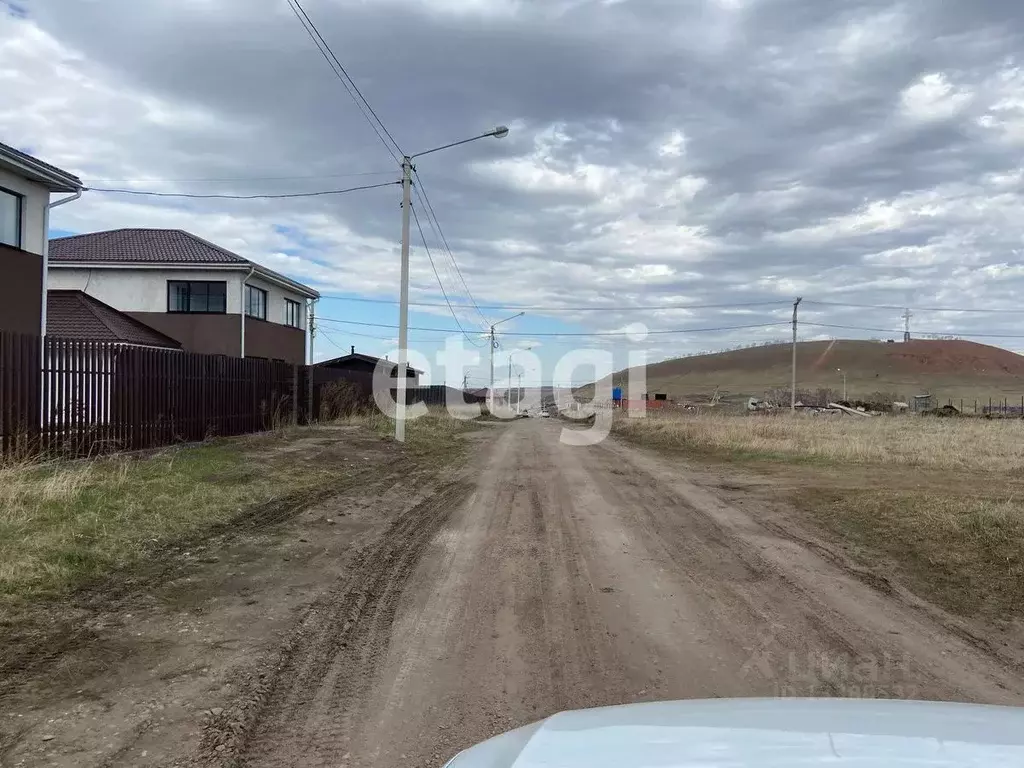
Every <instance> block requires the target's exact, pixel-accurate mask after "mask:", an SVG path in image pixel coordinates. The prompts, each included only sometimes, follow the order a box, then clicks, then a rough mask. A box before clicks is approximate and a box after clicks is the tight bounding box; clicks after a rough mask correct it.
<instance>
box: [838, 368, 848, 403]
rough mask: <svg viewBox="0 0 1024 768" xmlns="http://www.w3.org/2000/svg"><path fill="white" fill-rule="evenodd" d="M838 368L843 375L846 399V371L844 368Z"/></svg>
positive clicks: (844, 396)
mask: <svg viewBox="0 0 1024 768" xmlns="http://www.w3.org/2000/svg"><path fill="white" fill-rule="evenodd" d="M836 370H837V371H838V372H839V373H841V374H842V375H843V400H846V371H844V370H843V369H842V368H836Z"/></svg>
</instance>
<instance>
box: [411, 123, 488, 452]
mask: <svg viewBox="0 0 1024 768" xmlns="http://www.w3.org/2000/svg"><path fill="white" fill-rule="evenodd" d="M492 136H493V137H494V138H496V139H503V138H505V137H506V136H508V128H507V127H506V126H504V125H499V126H498V127H497V128H495V129H493V130H491V131H488V132H487V133H481V134H480V135H479V136H473V137H472V138H469V139H462V140H461V141H454V142H452V143H451V144H444V145H442V146H440V147H434V148H433V149H428V150H425V151H423V152H417V153H416V154H414V155H405V156H404V157H403V158H402V288H401V294H400V300H399V308H398V386H397V387H396V389H397V390H398V391H397V393H396V394H397V398H396V399H397V402H396V405H395V440H397V441H398V442H400V443H403V442H405V410H406V402H405V400H406V374H407V362H406V361H407V360H408V359H409V216H410V213H411V210H412V174H413V171H414V170H416V168H415V166H413V164H412V161H413V158H416V157H422V156H423V155H429V154H432V153H434V152H440V151H441V150H442V149H448V148H449V147H457V146H458V145H460V144H468V143H469V142H471V141H476V140H477V139H485V138H488V137H492ZM493 341H494V326H491V342H492V344H493ZM491 387H492V389H493V387H494V350H493V348H492V350H491Z"/></svg>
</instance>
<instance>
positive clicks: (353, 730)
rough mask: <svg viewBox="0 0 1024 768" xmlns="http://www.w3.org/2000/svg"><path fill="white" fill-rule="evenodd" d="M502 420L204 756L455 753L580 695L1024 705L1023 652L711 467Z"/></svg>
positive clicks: (440, 758) (282, 759) (332, 762)
mask: <svg viewBox="0 0 1024 768" xmlns="http://www.w3.org/2000/svg"><path fill="white" fill-rule="evenodd" d="M493 429H494V434H493V436H492V437H490V438H489V439H485V440H483V441H481V443H480V445H481V450H480V451H479V453H478V456H477V459H476V464H475V465H474V466H472V467H468V468H466V470H465V472H463V473H462V475H461V476H460V477H457V478H455V479H453V480H452V482H450V483H448V484H446V485H443V486H442V487H441V489H440V491H439V492H438V493H436V494H434V495H433V496H431V497H430V498H428V499H426V500H425V501H421V502H419V503H418V504H416V505H415V506H412V507H411V508H410V509H408V510H405V511H403V512H401V513H400V514H398V515H397V516H396V517H395V518H394V522H393V523H392V524H391V525H390V528H389V529H388V531H387V532H386V533H385V535H384V536H382V537H380V538H379V539H378V540H376V542H374V543H372V544H370V545H367V546H366V547H365V548H364V549H363V550H362V551H361V553H360V555H359V557H358V558H357V560H356V562H355V565H354V567H353V568H352V569H351V571H350V572H349V573H348V575H347V576H346V577H345V578H344V579H343V580H342V581H340V582H339V583H338V584H336V585H335V586H334V587H333V588H331V589H329V590H328V591H327V592H326V593H325V594H324V595H323V596H322V597H321V598H319V599H318V600H317V601H316V602H315V603H314V605H313V607H312V608H311V609H310V610H309V611H308V612H307V613H306V615H305V616H304V617H303V619H302V621H301V623H300V625H299V626H298V627H297V628H296V629H295V630H294V632H293V633H292V635H291V637H289V638H288V640H287V642H286V643H285V645H284V648H283V650H282V652H281V654H280V657H279V658H277V659H276V660H275V661H274V663H273V664H272V665H271V671H268V672H267V673H266V674H265V675H264V676H262V677H261V678H260V679H259V681H258V682H257V683H255V684H254V688H253V690H252V691H250V692H249V693H248V694H246V695H245V696H243V697H241V699H240V700H239V702H238V703H237V705H236V706H235V707H233V708H231V709H229V710H228V711H226V712H225V713H224V714H223V715H222V716H221V717H220V719H219V720H216V721H215V722H213V723H212V725H211V726H210V727H209V729H208V730H207V732H206V735H205V737H204V740H203V744H202V746H201V749H200V752H199V755H198V756H195V755H194V756H193V758H192V759H191V760H190V763H189V764H194V762H195V761H196V760H198V759H202V760H206V761H209V762H210V763H211V764H228V763H229V762H230V761H231V760H233V759H239V762H240V763H241V764H243V765H250V766H299V765H301V766H319V765H323V766H328V765H329V766H346V765H348V766H360V767H362V766H380V767H382V768H383V767H388V768H390V767H392V766H393V767H394V768H398V767H399V766H402V768H407V767H408V766H439V765H442V764H443V763H444V761H445V760H446V759H447V758H448V757H450V756H451V755H452V754H453V753H454V752H456V751H458V750H459V749H461V748H463V747H465V746H468V745H470V744H473V743H475V742H477V741H480V740H482V739H484V738H487V737H488V736H491V735H493V734H495V733H498V732H500V731H503V730H506V729H509V728H512V727H515V726H518V725H522V724H524V723H527V722H530V721H533V720H536V719H538V718H541V717H544V716H545V715H548V714H551V713H553V712H556V711H559V710H563V709H569V708H577V707H590V706H597V705H602V704H614V703H623V702H632V701H642V700H654V699H669V698H691V697H722V696H752V695H754V696H761V695H765V696H775V695H826V696H829V695H848V696H892V697H913V698H929V699H958V700H967V701H984V702H992V703H1020V702H1024V680H1022V677H1021V675H1020V666H1019V665H1018V663H1017V662H1019V660H1014V659H1011V658H1009V657H1004V658H1000V657H999V655H998V654H999V653H1007V652H1006V651H1004V650H1001V649H992V648H986V647H985V646H984V643H983V642H982V641H981V640H979V639H976V638H974V637H973V636H972V635H971V634H970V633H969V632H968V631H966V630H964V629H963V628H957V626H956V625H954V624H953V623H951V621H949V620H947V619H946V618H944V617H943V616H942V615H941V614H940V613H939V612H937V611H935V610H934V609H931V608H930V607H929V606H926V605H923V604H921V603H919V602H918V601H916V600H915V599H914V598H913V597H912V596H910V595H908V594H906V593H905V592H903V591H902V590H901V589H900V587H899V586H898V585H893V584H890V583H888V582H886V581H884V580H879V579H877V578H874V577H872V576H871V575H870V574H864V573H858V572H857V571H856V569H854V568H852V567H850V566H848V565H847V564H846V563H845V561H844V559H843V557H842V555H841V553H836V552H834V551H833V550H832V549H831V548H830V547H829V545H827V544H826V543H822V542H818V541H816V540H815V539H814V538H813V537H811V536H810V535H809V534H807V533H806V532H803V531H801V530H799V529H797V528H794V527H792V525H791V524H790V523H789V522H787V521H786V520H785V519H783V518H780V517H779V516H778V515H777V514H775V513H772V512H770V511H768V510H766V509H763V508H759V507H758V506H757V505H756V504H752V503H750V502H749V501H748V502H744V501H743V500H742V499H739V500H737V501H733V502H729V503H727V502H726V501H724V500H723V498H725V497H726V496H727V494H725V493H724V492H722V491H721V489H717V490H716V488H715V478H714V477H713V476H709V475H708V474H707V473H706V472H705V473H703V474H701V473H699V472H697V473H695V472H693V471H691V470H688V469H686V468H685V467H683V466H681V465H680V463H679V462H678V461H670V460H668V459H660V458H656V457H653V456H649V455H647V454H641V453H639V452H637V451H635V450H634V449H631V448H629V447H626V446H623V445H621V444H617V443H615V442H612V441H608V442H605V443H604V444H601V445H598V446H592V447H571V446H568V445H565V444H562V443H560V442H559V433H560V430H561V429H562V424H561V423H560V422H557V421H554V420H552V421H542V420H528V421H520V422H517V423H514V424H511V425H499V426H496V427H494V428H493ZM719 480H722V478H719ZM748 507H749V509H748Z"/></svg>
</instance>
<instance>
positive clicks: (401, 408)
mask: <svg viewBox="0 0 1024 768" xmlns="http://www.w3.org/2000/svg"><path fill="white" fill-rule="evenodd" d="M412 172H413V165H412V158H411V157H408V156H406V157H403V158H402V292H401V297H400V304H399V308H398V382H397V387H396V389H397V390H398V391H397V393H396V396H395V401H396V403H395V440H397V441H398V442H400V443H404V442H405V405H406V402H405V400H406V394H405V392H406V388H405V384H406V378H405V377H406V371H405V367H406V360H407V359H408V349H407V347H408V343H409V214H410V212H411V210H412ZM389 378H390V377H389Z"/></svg>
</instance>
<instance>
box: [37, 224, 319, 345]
mask: <svg viewBox="0 0 1024 768" xmlns="http://www.w3.org/2000/svg"><path fill="white" fill-rule="evenodd" d="M49 285H50V288H52V289H62V290H74V291H82V292H83V293H85V294H87V295H88V296H91V297H93V298H95V299H98V300H99V301H101V302H104V303H105V304H108V305H109V306H111V307H113V308H115V309H117V310H119V311H121V312H124V313H125V314H127V315H129V316H131V317H133V318H135V319H136V320H139V321H141V322H143V323H145V324H146V325H148V326H150V327H151V328H154V329H156V330H157V331H159V332H160V333H162V334H165V335H166V336H169V337H171V338H172V339H175V340H176V341H178V342H179V343H180V344H181V348H182V349H184V350H186V351H189V352H202V353H207V354H223V355H229V356H232V357H258V358H266V359H268V360H283V361H285V362H289V363H303V362H305V360H306V348H307V328H308V316H309V311H310V309H311V305H312V302H314V301H316V300H317V299H318V298H319V297H320V294H319V293H317V292H316V291H315V290H313V289H312V288H310V287H308V286H306V285H303V284H302V283H298V282H296V281H294V280H291V279H290V278H288V277H285V276H284V275H281V274H279V273H277V272H274V271H273V270H270V269H267V268H266V267H263V266H261V265H259V264H256V263H255V262H252V261H249V260H248V259H244V258H242V257H241V256H239V255H237V254H235V253H232V252H231V251H229V250H227V249H225V248H221V247H220V246H218V245H215V244H213V243H211V242H209V241H207V240H204V239H202V238H201V237H198V236H196V235H193V234H191V233H190V232H184V231H182V230H177V229H116V230H111V231H108V232H92V233H89V234H82V235H73V236H71V237H61V238H56V239H54V240H51V241H50V259H49Z"/></svg>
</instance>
